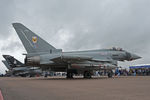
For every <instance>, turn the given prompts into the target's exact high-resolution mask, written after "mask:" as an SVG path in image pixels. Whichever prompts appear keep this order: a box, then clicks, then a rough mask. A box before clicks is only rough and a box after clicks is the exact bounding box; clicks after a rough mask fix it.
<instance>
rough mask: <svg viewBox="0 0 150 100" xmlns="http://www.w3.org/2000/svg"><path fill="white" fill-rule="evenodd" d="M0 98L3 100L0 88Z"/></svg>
mask: <svg viewBox="0 0 150 100" xmlns="http://www.w3.org/2000/svg"><path fill="white" fill-rule="evenodd" d="M0 100H4V98H3V95H2V92H1V90H0Z"/></svg>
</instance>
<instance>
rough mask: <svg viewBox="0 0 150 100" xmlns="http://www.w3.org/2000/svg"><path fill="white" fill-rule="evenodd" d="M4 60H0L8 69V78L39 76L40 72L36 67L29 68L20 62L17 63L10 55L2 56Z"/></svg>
mask: <svg viewBox="0 0 150 100" xmlns="http://www.w3.org/2000/svg"><path fill="white" fill-rule="evenodd" d="M3 57H4V58H5V60H6V61H5V60H2V62H3V63H4V65H5V66H6V67H7V68H8V70H9V71H8V73H7V74H9V75H10V76H11V75H13V76H23V77H25V76H30V77H32V76H35V75H36V74H41V73H42V71H41V70H40V69H39V68H38V67H30V66H26V65H24V64H23V63H22V62H20V61H18V60H17V59H15V58H14V57H12V56H10V55H3Z"/></svg>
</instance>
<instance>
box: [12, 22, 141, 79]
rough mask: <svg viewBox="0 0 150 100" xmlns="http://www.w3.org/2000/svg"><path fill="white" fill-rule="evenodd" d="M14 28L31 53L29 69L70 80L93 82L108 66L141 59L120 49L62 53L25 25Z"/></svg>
mask: <svg viewBox="0 0 150 100" xmlns="http://www.w3.org/2000/svg"><path fill="white" fill-rule="evenodd" d="M13 27H14V28H15V30H16V32H17V34H18V36H19V38H20V40H21V41H22V43H23V45H24V47H25V49H26V51H27V54H26V58H25V64H26V65H32V66H39V67H41V68H45V67H47V68H50V69H51V70H52V71H59V72H67V78H73V74H83V75H84V78H91V75H92V74H93V71H94V70H99V69H101V68H102V67H104V66H109V67H112V66H117V61H125V60H126V61H131V60H136V59H139V58H141V57H139V56H137V55H135V54H132V53H129V52H127V51H125V50H122V49H116V48H113V49H100V50H87V51H72V52H62V49H56V48H55V47H53V46H52V45H50V44H49V43H47V42H46V41H45V40H43V39H42V38H41V37H39V36H38V35H36V34H35V33H33V32H32V31H31V30H30V29H28V28H27V27H25V26H24V25H22V24H21V23H13ZM62 42H63V41H62ZM108 75H110V74H108Z"/></svg>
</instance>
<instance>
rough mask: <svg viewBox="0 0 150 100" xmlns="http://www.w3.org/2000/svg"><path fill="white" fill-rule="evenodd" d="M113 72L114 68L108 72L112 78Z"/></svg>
mask: <svg viewBox="0 0 150 100" xmlns="http://www.w3.org/2000/svg"><path fill="white" fill-rule="evenodd" d="M112 75H113V72H112V70H111V71H109V72H108V78H112Z"/></svg>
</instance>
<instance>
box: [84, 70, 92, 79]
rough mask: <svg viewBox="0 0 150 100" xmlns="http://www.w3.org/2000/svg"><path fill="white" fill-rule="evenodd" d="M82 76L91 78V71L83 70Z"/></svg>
mask: <svg viewBox="0 0 150 100" xmlns="http://www.w3.org/2000/svg"><path fill="white" fill-rule="evenodd" d="M84 78H88V79H90V78H91V73H90V71H85V72H84Z"/></svg>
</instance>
